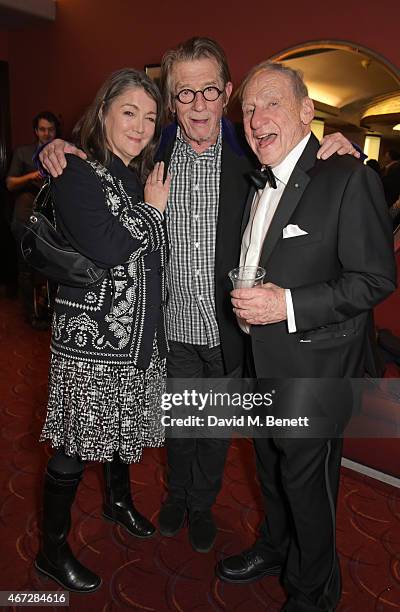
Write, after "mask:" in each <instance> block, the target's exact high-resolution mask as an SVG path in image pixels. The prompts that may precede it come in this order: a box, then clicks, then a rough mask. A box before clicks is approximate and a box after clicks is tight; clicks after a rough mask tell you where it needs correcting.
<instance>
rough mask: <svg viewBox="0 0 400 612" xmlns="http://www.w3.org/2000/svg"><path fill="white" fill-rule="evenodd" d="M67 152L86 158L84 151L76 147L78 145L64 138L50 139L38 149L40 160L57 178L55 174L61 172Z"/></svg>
mask: <svg viewBox="0 0 400 612" xmlns="http://www.w3.org/2000/svg"><path fill="white" fill-rule="evenodd" d="M67 153H70V154H71V155H77V157H80V158H81V159H86V158H87V155H86V153H84V152H83V151H82V150H81V149H78V147H75V146H74V145H73V144H71V143H70V142H67V141H66V140H61V138H56V139H55V140H52V141H51V142H49V143H48V144H47V145H46V146H45V147H44V148H43V149H42V150H41V151H40V153H39V159H40V162H41V164H42V166H43V167H44V168H45V169H46V170H47V172H48V173H49V174H51V176H52V177H53V178H57V176H60V175H61V174H62V173H63V170H64V168H65V167H66V165H67V160H66V159H65V155H66V154H67Z"/></svg>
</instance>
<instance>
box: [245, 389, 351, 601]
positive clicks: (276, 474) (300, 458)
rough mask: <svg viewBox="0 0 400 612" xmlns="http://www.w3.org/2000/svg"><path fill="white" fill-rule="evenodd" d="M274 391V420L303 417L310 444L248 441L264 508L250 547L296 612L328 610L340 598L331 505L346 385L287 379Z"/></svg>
mask: <svg viewBox="0 0 400 612" xmlns="http://www.w3.org/2000/svg"><path fill="white" fill-rule="evenodd" d="M274 386H275V387H276V389H277V393H276V396H277V399H276V401H275V405H274V407H273V409H272V412H273V413H274V416H276V417H289V418H295V417H298V416H301V415H304V416H308V417H309V419H310V423H311V427H314V426H316V427H317V429H316V431H318V437H300V436H301V434H299V437H277V436H276V435H275V434H273V435H272V436H271V437H269V438H268V437H267V438H258V439H254V447H255V451H256V458H257V471H258V476H259V480H260V485H261V489H262V492H263V495H264V500H265V506H266V516H265V520H264V522H263V524H262V526H261V529H260V536H259V538H258V540H257V542H256V545H255V547H256V549H257V550H259V551H260V553H261V554H262V556H264V557H265V558H266V559H269V560H271V562H272V563H274V564H275V563H277V564H281V565H282V566H283V568H284V572H283V582H284V586H285V589H286V591H287V593H288V594H289V595H291V596H292V597H293V598H294V599H295V600H296V601H297V602H298V605H299V610H300V609H301V610H304V611H307V612H317V610H318V611H319V610H321V611H322V610H331V609H333V608H334V607H335V606H336V605H337V603H338V601H339V598H340V592H341V580H340V569H339V563H338V560H337V556H336V545H335V539H336V501H337V495H338V487H339V474H340V461H341V456H342V438H341V432H342V431H343V429H344V427H345V425H346V423H347V421H348V419H349V418H350V415H351V409H352V404H353V394H352V390H351V385H350V383H349V381H347V380H345V379H343V380H334V379H332V380H331V381H329V380H328V379H309V380H307V379H304V380H302V379H297V380H296V379H294V380H286V381H281V382H277V384H276V385H275V384H274ZM313 423H314V424H316V425H313ZM323 432H324V433H323ZM321 434H322V436H321V437H319V435H321ZM304 435H306V434H304Z"/></svg>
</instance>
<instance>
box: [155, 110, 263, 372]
mask: <svg viewBox="0 0 400 612" xmlns="http://www.w3.org/2000/svg"><path fill="white" fill-rule="evenodd" d="M176 129H177V126H176V124H173V125H171V126H169V127H167V128H166V129H165V130H164V133H163V137H162V140H161V145H160V148H159V151H158V154H157V159H159V160H163V161H164V162H165V165H166V167H168V164H169V162H170V159H171V155H172V152H173V148H174V144H175V138H176ZM253 166H254V159H252V157H251V153H250V152H249V151H248V149H247V145H246V144H245V142H244V141H243V138H242V135H241V133H240V132H239V131H238V128H236V126H234V125H233V124H232V123H231V122H230V121H228V120H226V119H223V120H222V159H221V182H220V194H219V206H218V221H217V237H216V245H215V309H216V315H217V323H218V328H219V334H220V341H221V350H222V356H223V360H224V366H225V372H226V373H229V372H231V371H232V370H234V369H235V368H237V367H238V366H240V365H242V364H243V363H244V340H245V339H244V337H243V334H242V332H241V331H240V329H239V327H238V325H237V322H236V317H235V316H234V314H233V311H232V304H231V300H230V292H231V290H232V285H231V282H230V280H229V278H228V272H229V271H230V270H232V268H235V267H236V266H238V265H239V256H240V245H241V223H242V218H243V211H244V206H245V204H246V198H247V194H248V191H249V182H248V178H247V173H248V172H249V171H250V170H251V168H252V167H253Z"/></svg>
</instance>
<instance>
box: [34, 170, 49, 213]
mask: <svg viewBox="0 0 400 612" xmlns="http://www.w3.org/2000/svg"><path fill="white" fill-rule="evenodd" d="M50 198H51V178H50V177H48V178H46V180H45V182H44V183H43V185H42V186H41V188H40V191H39V193H38V194H37V196H36V198H35V200H34V202H33V207H32V212H42V211H43V210H45V209H46V206H47V205H48V203H49V200H50Z"/></svg>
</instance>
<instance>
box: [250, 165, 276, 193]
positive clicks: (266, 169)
mask: <svg viewBox="0 0 400 612" xmlns="http://www.w3.org/2000/svg"><path fill="white" fill-rule="evenodd" d="M248 176H249V178H250V180H251V182H252V183H253V185H254V186H255V187H256V189H264V187H265V185H266V184H267V183H268V184H269V186H270V187H272V189H276V179H275V175H274V173H273V172H272V169H271V166H263V167H262V169H261V170H252V171H251V172H249V175H248Z"/></svg>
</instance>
